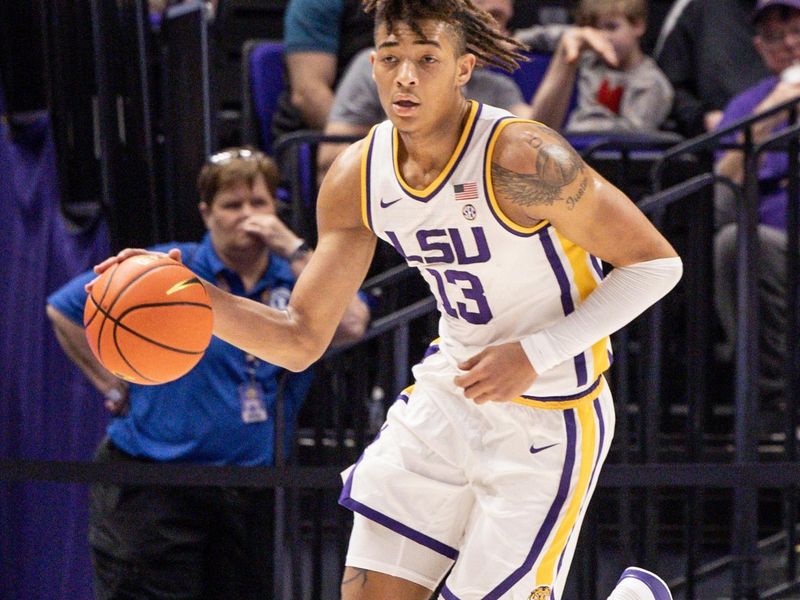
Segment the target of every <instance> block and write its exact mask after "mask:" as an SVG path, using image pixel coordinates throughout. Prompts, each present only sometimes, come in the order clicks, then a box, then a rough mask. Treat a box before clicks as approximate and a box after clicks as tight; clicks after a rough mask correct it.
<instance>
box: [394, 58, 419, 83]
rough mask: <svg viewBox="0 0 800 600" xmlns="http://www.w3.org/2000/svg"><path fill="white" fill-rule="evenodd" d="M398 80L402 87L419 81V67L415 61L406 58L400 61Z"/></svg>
mask: <svg viewBox="0 0 800 600" xmlns="http://www.w3.org/2000/svg"><path fill="white" fill-rule="evenodd" d="M396 81H397V84H398V85H399V86H400V87H404V86H409V85H414V84H416V83H417V68H416V66H415V65H414V63H413V61H410V60H404V61H403V62H401V63H400V68H399V69H398V70H397V78H396Z"/></svg>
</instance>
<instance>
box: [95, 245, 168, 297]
mask: <svg viewBox="0 0 800 600" xmlns="http://www.w3.org/2000/svg"><path fill="white" fill-rule="evenodd" d="M141 254H151V255H153V256H160V257H168V258H171V259H172V260H177V261H178V262H181V251H180V250H178V249H177V248H172V249H171V250H169V251H168V252H151V251H150V250H144V249H143V248H125V249H124V250H120V251H119V252H117V253H116V254H115V255H114V256H109V257H108V258H107V259H105V260H104V261H103V262H101V263H98V264H96V265H95V266H94V272H95V273H97V275H98V277H99V276H100V275H102V274H103V273H104V272H105V271H107V270H108V269H110V268H111V267H112V266H113V265H115V264H117V263H119V262H122V261H123V260H125V259H127V258H130V257H131V256H139V255H141ZM98 277H95V278H94V279H92V280H91V281H90V282H89V283H87V284H86V285H85V286H84V289H85V290H86V292H87V293H89V292H91V291H92V286H93V285H94V282H95V281H97V279H98Z"/></svg>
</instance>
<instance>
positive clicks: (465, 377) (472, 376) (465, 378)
mask: <svg viewBox="0 0 800 600" xmlns="http://www.w3.org/2000/svg"><path fill="white" fill-rule="evenodd" d="M478 379H479V375H478V374H477V373H475V372H473V371H469V372H467V373H462V374H461V375H456V376H455V377H454V378H453V383H455V384H456V385H457V386H458V387H460V388H468V387H469V386H471V385H475V384H476V383H477V382H478Z"/></svg>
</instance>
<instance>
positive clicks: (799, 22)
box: [755, 10, 800, 73]
mask: <svg viewBox="0 0 800 600" xmlns="http://www.w3.org/2000/svg"><path fill="white" fill-rule="evenodd" d="M755 44H756V48H757V49H758V51H759V53H760V54H761V57H762V58H763V59H764V63H765V64H766V65H767V68H768V69H769V70H770V71H771V72H773V73H780V72H781V71H783V70H784V69H785V68H787V67H789V66H791V65H792V64H793V63H796V62H800V11H798V10H793V11H792V12H791V13H790V15H789V18H788V19H784V18H782V16H781V12H780V11H778V10H771V11H769V12H768V13H767V14H766V15H765V16H764V17H763V18H762V19H761V21H760V22H759V24H758V34H757V35H756V38H755Z"/></svg>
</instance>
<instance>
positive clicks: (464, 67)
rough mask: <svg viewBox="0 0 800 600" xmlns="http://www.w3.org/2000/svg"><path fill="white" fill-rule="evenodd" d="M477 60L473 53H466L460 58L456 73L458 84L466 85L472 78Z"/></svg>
mask: <svg viewBox="0 0 800 600" xmlns="http://www.w3.org/2000/svg"><path fill="white" fill-rule="evenodd" d="M477 60H478V59H477V58H475V55H474V54H472V53H471V52H465V53H464V54H462V55H461V56H459V57H458V68H457V71H456V83H458V85H466V83H467V82H468V81H469V80H470V78H471V77H472V70H473V69H474V68H475V63H476V62H477Z"/></svg>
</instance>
